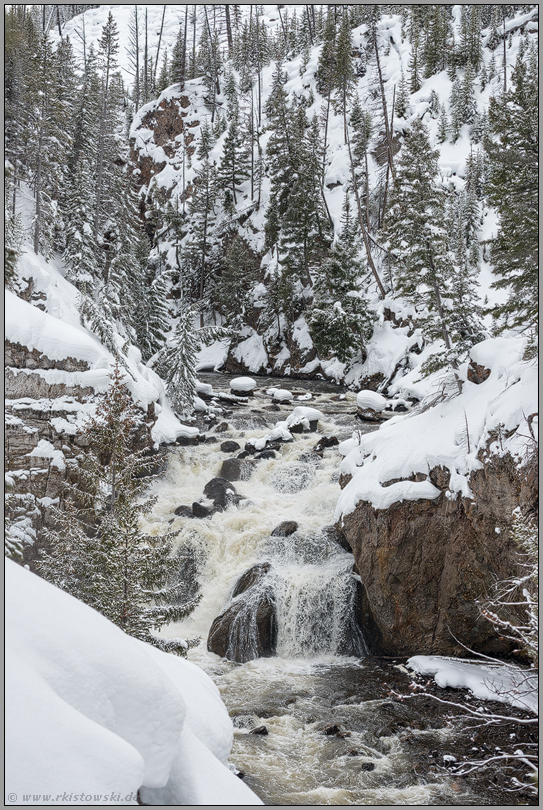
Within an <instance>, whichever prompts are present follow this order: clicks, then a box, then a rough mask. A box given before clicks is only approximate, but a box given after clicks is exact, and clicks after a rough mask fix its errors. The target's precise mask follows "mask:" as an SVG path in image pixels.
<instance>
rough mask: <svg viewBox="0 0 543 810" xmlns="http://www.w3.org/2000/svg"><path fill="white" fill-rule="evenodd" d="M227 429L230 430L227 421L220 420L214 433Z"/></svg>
mask: <svg viewBox="0 0 543 810" xmlns="http://www.w3.org/2000/svg"><path fill="white" fill-rule="evenodd" d="M227 430H230V425H229V424H228V422H220V423H219V424H218V425H217V427H216V428H215V433H224V432H225V431H227Z"/></svg>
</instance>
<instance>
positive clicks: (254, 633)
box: [207, 562, 277, 664]
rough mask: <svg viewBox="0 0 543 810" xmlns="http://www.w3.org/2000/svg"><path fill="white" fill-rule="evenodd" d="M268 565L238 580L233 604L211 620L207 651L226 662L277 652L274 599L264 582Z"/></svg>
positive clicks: (253, 570)
mask: <svg viewBox="0 0 543 810" xmlns="http://www.w3.org/2000/svg"><path fill="white" fill-rule="evenodd" d="M270 568H271V565H270V563H267V562H265V563H259V564H257V565H254V566H253V567H252V568H250V569H249V570H248V571H246V572H245V573H244V574H243V576H241V577H240V578H239V580H238V581H237V583H236V586H235V588H234V591H233V597H232V598H233V600H234V601H233V602H232V603H231V604H230V605H229V607H227V608H226V610H224V611H223V612H222V613H221V614H220V616H217V618H216V619H215V620H214V622H213V624H212V625H211V629H210V631H209V636H208V639H207V649H208V650H209V651H210V652H214V653H216V654H217V655H220V656H221V657H222V658H227V659H228V660H229V661H237V662H238V663H241V664H243V663H245V662H246V661H252V660H253V659H255V658H269V657H271V656H272V655H275V653H276V649H277V611H276V604H275V595H274V593H273V590H272V588H271V587H270V585H269V584H268V583H267V582H266V581H265V580H266V575H267V573H268V571H269V570H270Z"/></svg>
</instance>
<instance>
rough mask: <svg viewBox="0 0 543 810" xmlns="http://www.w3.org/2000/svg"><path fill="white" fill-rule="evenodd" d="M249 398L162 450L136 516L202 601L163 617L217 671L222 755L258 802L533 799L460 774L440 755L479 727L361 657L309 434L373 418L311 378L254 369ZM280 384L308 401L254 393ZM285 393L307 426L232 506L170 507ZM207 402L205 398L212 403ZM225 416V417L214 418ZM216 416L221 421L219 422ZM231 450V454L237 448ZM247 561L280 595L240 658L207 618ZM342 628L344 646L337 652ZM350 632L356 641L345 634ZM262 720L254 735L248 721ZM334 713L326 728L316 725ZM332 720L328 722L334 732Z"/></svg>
mask: <svg viewBox="0 0 543 810" xmlns="http://www.w3.org/2000/svg"><path fill="white" fill-rule="evenodd" d="M200 377H201V379H202V380H203V381H204V382H208V383H211V384H212V385H213V387H214V390H215V391H222V392H227V391H228V390H229V388H228V385H229V376H228V375H218V374H202V375H200ZM257 383H258V387H257V390H256V392H255V396H254V397H251V398H249V401H248V403H247V405H244V406H242V407H239V406H237V407H234V408H230V407H229V406H228V404H227V403H226V404H225V403H224V402H223V403H220V404H221V407H222V408H223V412H222V413H221V412H220V411H219V412H217V413H215V414H214V415H213V419H212V421H211V423H210V422H209V420H208V419H206V418H204V417H199V419H200V422H199V426H201V427H202V429H203V431H204V432H205V434H206V436H207V437H208V438H209V437H216V439H217V441H216V442H213V443H212V442H205V443H201V444H198V445H197V446H188V447H179V448H175V449H173V450H172V451H171V452H170V455H169V464H168V469H167V471H166V474H165V475H164V476H163V477H162V478H161V479H160V480H159V481H157V482H156V483H155V484H154V485H153V492H154V493H155V494H156V495H157V496H158V501H157V504H156V506H155V508H154V510H153V512H152V513H151V514H150V515H149V516H148V518H147V526H146V530H147V531H148V532H149V533H163V532H165V531H170V530H172V529H174V530H179V534H178V536H177V539H176V547H177V553H178V554H179V559H180V569H181V571H182V576H183V577H184V579H185V583H186V596H187V597H191V596H194V595H196V594H197V593H199V594H200V596H201V600H200V602H199V604H198V605H197V607H196V609H195V610H194V612H193V613H192V614H191V616H190V617H189V618H187V619H186V620H185V621H183V622H182V623H180V624H179V625H170V626H169V627H167V628H165V629H164V630H163V634H164V635H165V636H168V637H176V636H182V637H185V638H195V637H200V638H201V643H200V645H199V646H198V647H196V648H194V649H192V650H190V651H189V658H190V660H192V661H194V662H195V663H196V664H198V665H199V666H200V667H202V668H203V669H204V670H205V671H206V672H207V673H208V674H209V675H210V676H211V677H212V678H213V680H214V681H215V683H216V684H217V686H218V687H219V689H220V692H221V695H222V698H223V700H224V702H225V704H226V706H227V708H228V711H229V713H230V715H231V717H232V718H233V723H234V729H235V733H234V746H233V750H232V755H231V761H232V762H233V763H235V766H236V767H237V768H238V769H239V770H240V771H241V772H242V773H243V774H244V778H245V780H246V782H247V784H248V785H249V786H250V787H251V788H252V789H253V790H254V791H255V792H256V793H257V794H258V795H259V796H260V797H261V798H262V799H263V801H264V802H265V804H267V805H277V806H291V805H301V806H304V805H309V806H311V805H376V806H381V805H382V806H390V805H408V806H409V805H442V806H455V805H456V806H466V805H494V806H495V805H504V804H507V805H509V804H510V803H511V800H513V801H517V802H518V803H520V804H525V803H531V802H526V801H524V800H519V798H518V797H516V796H515V797H511V796H509V795H506V794H504V793H503V792H502V790H501V788H500V786H499V784H497V783H496V784H495V781H494V780H493V778H491V777H490V776H489V775H488V774H486V775H485V774H480V775H475V776H474V777H470V778H469V779H460V778H458V777H455V776H454V774H453V773H450V771H449V768H448V766H449V765H450V763H451V762H453V761H454V760H453V759H451V758H456V759H460V758H462V756H463V755H465V752H466V750H467V749H469V747H470V744H471V746H472V748H473V749H474V748H475V746H474V745H473V743H474V741H475V742H476V743H477V746H479V749H480V748H481V746H487V748H488V745H489V742H491V741H488V740H486V738H485V740H486V741H485V740H483V739H482V738H480V737H477V738H476V737H474V736H472V737H471V738H470V737H469V736H467V735H466V733H463V734H460V733H459V732H458V730H457V729H455V728H453V727H451V725H450V724H449V723H448V721H447V718H446V717H445V713H444V712H443V711H442V710H441V711H440V710H439V708H436V705H435V704H433V702H432V701H429V700H426V701H425V700H423V699H421V700H412V701H408V702H399V701H397V700H395V699H393V696H391V694H390V692H391V690H396V691H400V692H402V693H406V692H408V691H409V684H410V681H411V678H410V676H409V675H408V673H407V670H406V669H405V667H404V666H403V663H404V662H402V661H400V660H389V661H387V660H383V659H377V658H375V657H373V656H370V655H366V654H365V645H364V641H363V637H362V635H361V634H360V630H359V628H358V625H357V623H356V621H355V619H354V608H353V602H354V594H355V586H356V583H355V579H354V577H353V575H352V566H353V557H352V555H351V554H349V553H348V552H346V551H344V550H343V549H342V548H341V547H340V546H338V545H337V544H336V543H335V542H334V541H333V540H331V539H330V537H329V536H328V535H326V534H325V533H323V532H322V529H323V527H326V526H330V525H331V524H332V523H333V516H334V508H335V504H336V502H337V498H338V495H339V492H340V489H339V483H338V479H339V475H338V464H339V454H338V451H337V447H332V448H330V449H326V450H325V451H324V452H323V454H322V456H319V455H317V454H315V453H314V452H313V448H314V446H315V444H316V443H317V441H318V440H319V438H321V437H322V435H327V436H330V435H334V436H336V437H338V439H339V440H340V441H341V440H342V439H344V438H347V437H350V436H351V433H352V431H353V430H354V429H362V430H364V431H367V430H373V429H375V427H376V426H375V425H372V424H369V423H367V424H362V423H361V422H360V421H358V420H357V419H356V417H355V415H354V414H355V409H356V403H355V395H354V394H353V393H352V392H348V391H343V390H342V389H340V388H337V387H335V386H332V385H330V384H327V383H324V382H319V381H298V380H281V381H280V382H277V381H275V380H270V379H262V378H257ZM271 386H275V387H279V386H280V387H281V388H288V389H291V390H292V391H294V392H296V397H298V396H304V395H305V396H307V393H311V394H312V398H311V399H304V400H301V401H299V400H297V399H296V398H295V399H294V400H293V401H292V402H290V403H287V404H281V405H280V406H279V410H277V406H276V405H273V404H272V400H271V397H270V395H268V394H267V393H266V390H267V389H268V388H269V387H271ZM297 404H303V405H309V406H311V407H315V408H318V409H319V410H321V411H322V412H323V414H324V417H325V418H324V419H322V420H320V421H319V424H318V433H303V434H296V435H295V436H294V441H292V442H289V443H285V444H283V445H282V446H281V449H280V451H279V452H278V453H277V455H276V457H275V458H269V459H262V460H259V461H258V462H257V463H256V465H255V467H254V471H253V472H252V474H251V475H250V477H248V479H247V480H242V481H237V482H235V484H234V486H235V487H236V489H237V491H238V493H240V494H241V495H243V496H244V498H243V500H242V501H241V502H240V503H239V505H238V506H231V507H230V508H228V509H226V510H225V511H223V512H220V513H215V514H214V515H213V516H212V517H208V518H204V519H196V518H187V517H177V516H175V514H174V511H175V509H176V508H177V507H178V506H180V505H181V504H186V505H191V504H192V503H193V502H194V501H198V500H200V499H201V498H202V492H203V489H204V486H205V484H206V483H207V482H208V481H209V480H210V479H212V478H213V477H215V476H218V475H219V473H220V468H221V464H222V462H223V460H225V459H226V458H229V457H232V456H235V455H237V453H236V452H234V453H224V452H222V451H221V449H220V443H222V442H224V441H226V440H233V441H236V442H238V444H239V445H240V449H241V450H242V449H243V447H244V444H245V442H247V441H249V440H251V439H255V438H261V437H262V436H263V435H264V434H265V433H266V432H268V431H269V430H270V428H271V427H273V426H274V425H275V423H276V422H277V421H279V420H282V419H285V418H286V416H287V415H288V414H289V413H291V412H292V409H293V406H294V405H297ZM217 410H218V409H217ZM224 423H226V426H225V424H224ZM217 428H219V430H218V431H217ZM237 452H239V451H237ZM286 520H288V521H296V522H297V523H298V530H297V531H296V532H295V533H294V534H292V535H290V536H289V537H272V536H271V533H272V531H273V529H274V528H275V527H276V526H277V525H278V524H279V523H280V522H282V521H286ZM259 562H267V563H269V564H270V565H271V569H270V571H269V573H268V574H267V575H266V576H267V580H266V581H267V582H268V584H269V585H270V587H273V590H274V593H275V598H276V603H277V624H278V633H277V655H276V656H275V657H270V658H259V659H256V660H252V661H248V662H247V663H244V664H239V663H234V662H231V661H227V660H226V659H223V658H219V657H218V656H217V655H215V654H214V653H210V652H208V651H207V649H206V641H207V636H208V633H209V629H210V627H211V624H212V622H213V620H214V619H215V617H216V616H218V615H219V614H220V613H221V612H222V611H223V610H224V609H225V607H226V606H227V605H228V604H229V602H230V598H231V594H232V591H233V588H234V586H235V584H236V582H237V581H238V579H239V577H240V576H241V575H242V574H243V573H244V572H246V571H247V570H248V569H249V568H251V567H252V566H253V565H255V564H256V563H259ZM345 639H350V642H349V643H350V644H351V646H350V647H349V651H350V652H351V653H352V654H351V655H348V656H347V655H344V654H341V653H342V652H344V651H345V649H346V647H345V643H346V642H345ZM353 639H354V640H353ZM262 726H265V728H266V731H267V732H268V733H267V734H256V735H255V734H251V733H250V732H251V731H252V730H254V729H255V728H258V727H262ZM331 726H337V727H338V731H339V733H328V734H327V733H326V732H325V730H326V729H327V730H328V731H329V732H330V731H331V729H330V727H331ZM332 731H333V729H332Z"/></svg>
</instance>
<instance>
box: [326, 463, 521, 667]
mask: <svg viewBox="0 0 543 810" xmlns="http://www.w3.org/2000/svg"><path fill="white" fill-rule="evenodd" d="M536 475H537V467H536V466H535V464H534V465H533V466H532V467H528V468H525V469H524V470H519V469H518V468H517V467H516V465H515V464H514V462H513V460H512V458H511V457H510V456H502V457H498V456H494V457H492V458H491V459H490V460H489V461H487V463H486V464H485V466H484V468H483V469H481V470H478V471H476V472H474V473H472V475H471V478H470V488H471V490H472V492H473V494H474V496H475V497H474V499H467V498H461V497H458V499H457V500H452V501H451V500H448V499H447V498H446V497H445V494H444V491H445V490H446V489H447V486H448V471H446V470H443V469H441V468H436V469H434V470H433V471H432V472H431V474H430V478H431V480H432V482H433V483H434V485H435V486H437V487H438V488H439V489H441V490H442V491H443V494H442V495H441V496H440V497H439V498H438V499H436V500H433V501H429V500H419V501H404V502H398V503H394V504H392V505H391V506H390V507H388V508H387V509H381V510H380V509H375V508H373V507H372V505H371V504H369V503H367V502H360V503H359V504H358V505H357V507H356V509H355V510H354V511H353V512H351V513H350V514H349V515H346V516H345V517H344V519H343V523H342V531H343V532H344V534H345V537H346V539H347V542H348V543H349V545H350V546H351V548H352V550H353V554H354V557H355V561H356V569H357V571H358V573H359V574H360V577H361V580H362V583H363V584H362V589H361V593H360V610H359V613H360V615H361V618H362V620H363V622H364V624H365V626H366V627H368V628H369V629H370V631H371V632H370V634H369V635H370V636H371V639H368V640H369V642H370V646H371V648H372V652H375V653H379V654H382V655H412V654H415V653H438V654H454V655H463V654H465V649H464V648H463V647H462V646H461V644H465V645H467V646H468V647H470V648H472V649H474V650H476V651H478V652H483V653H487V654H491V655H492V654H498V655H499V654H502V655H503V654H508V653H509V652H511V646H510V644H509V643H508V642H507V641H504V640H503V639H500V638H499V637H498V636H497V634H496V632H495V631H494V629H493V627H492V626H491V625H490V623H489V622H487V621H486V620H485V619H483V618H481V616H480V614H479V610H478V606H477V600H479V599H484V598H485V596H487V595H488V594H489V593H490V592H491V590H492V586H493V583H494V582H495V581H496V580H499V579H504V578H506V577H508V576H510V575H511V573H512V571H514V570H515V566H516V555H517V553H518V549H517V548H516V546H515V544H514V543H513V541H512V540H511V538H510V530H511V520H512V518H511V515H512V512H513V510H514V509H515V508H516V507H517V506H519V505H520V506H521V507H522V508H527V509H534V508H535V507H536V498H537V480H536ZM344 483H345V482H344ZM455 637H456V639H457V640H458V641H457V640H455ZM459 642H461V644H460V643H459Z"/></svg>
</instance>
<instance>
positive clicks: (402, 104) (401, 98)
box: [351, 70, 409, 120]
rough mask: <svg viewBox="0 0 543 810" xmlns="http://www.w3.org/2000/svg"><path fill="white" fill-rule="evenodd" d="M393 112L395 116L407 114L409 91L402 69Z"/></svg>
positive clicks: (401, 116)
mask: <svg viewBox="0 0 543 810" xmlns="http://www.w3.org/2000/svg"><path fill="white" fill-rule="evenodd" d="M394 114H395V116H396V118H406V117H407V116H408V115H409V91H408V89H407V82H406V80H405V75H404V72H403V70H402V75H401V78H400V83H399V85H398V92H397V93H396V100H395V102H394ZM351 120H352V119H351Z"/></svg>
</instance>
